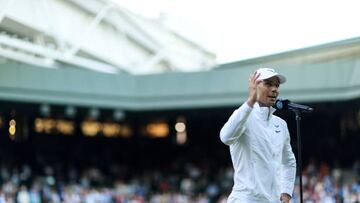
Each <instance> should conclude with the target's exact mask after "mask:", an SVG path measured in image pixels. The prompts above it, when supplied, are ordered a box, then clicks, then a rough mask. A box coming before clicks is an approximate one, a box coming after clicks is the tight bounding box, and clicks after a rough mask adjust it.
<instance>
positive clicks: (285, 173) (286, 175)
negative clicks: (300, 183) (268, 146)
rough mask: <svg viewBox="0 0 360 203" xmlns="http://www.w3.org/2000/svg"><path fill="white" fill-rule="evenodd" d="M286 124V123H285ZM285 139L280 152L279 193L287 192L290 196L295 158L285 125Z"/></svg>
mask: <svg viewBox="0 0 360 203" xmlns="http://www.w3.org/2000/svg"><path fill="white" fill-rule="evenodd" d="M285 125H286V124H285ZM286 132H287V135H286V141H285V143H284V147H283V152H282V170H281V176H280V178H281V180H280V183H281V186H280V191H281V193H287V194H289V195H290V196H292V194H293V191H294V184H295V176H296V159H295V155H294V153H293V151H292V148H291V145H290V135H289V130H288V128H287V126H286Z"/></svg>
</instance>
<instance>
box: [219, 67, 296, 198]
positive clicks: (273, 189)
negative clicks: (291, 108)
mask: <svg viewBox="0 0 360 203" xmlns="http://www.w3.org/2000/svg"><path fill="white" fill-rule="evenodd" d="M284 82H286V78H285V77H284V76H283V75H281V74H279V73H277V72H276V71H275V70H274V69H270V68H260V69H258V70H257V71H256V72H255V73H254V74H251V75H250V78H249V97H248V99H247V101H246V102H245V103H244V104H242V105H241V106H240V107H239V108H238V109H237V110H235V111H234V112H233V114H232V115H231V116H230V118H229V120H228V121H227V122H226V123H225V125H224V126H223V128H222V129H221V131H220V139H221V141H222V142H223V143H225V144H226V145H228V146H229V148H230V155H231V160H232V163H233V167H234V170H235V172H234V187H233V190H232V192H231V194H230V196H229V198H228V203H279V202H285V203H289V202H290V199H291V195H292V193H293V189H294V182H295V175H296V160H295V156H294V153H293V151H292V149H291V145H290V136H289V130H288V128H287V124H286V122H285V121H284V120H283V119H281V118H279V117H277V116H275V115H273V112H274V111H275V109H274V108H273V107H272V106H273V105H274V104H275V101H276V98H277V96H278V95H279V86H280V84H282V83H284Z"/></svg>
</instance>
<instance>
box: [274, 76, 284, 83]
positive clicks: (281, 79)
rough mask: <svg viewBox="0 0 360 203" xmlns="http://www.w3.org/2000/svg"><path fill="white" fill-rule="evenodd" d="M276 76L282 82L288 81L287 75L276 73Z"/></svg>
mask: <svg viewBox="0 0 360 203" xmlns="http://www.w3.org/2000/svg"><path fill="white" fill-rule="evenodd" d="M274 76H276V77H278V78H279V81H280V84H283V83H285V82H286V77H285V76H284V75H281V74H276V75H274Z"/></svg>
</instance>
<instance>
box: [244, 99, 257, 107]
mask: <svg viewBox="0 0 360 203" xmlns="http://www.w3.org/2000/svg"><path fill="white" fill-rule="evenodd" d="M246 103H247V104H248V105H249V106H250V107H251V108H252V107H253V106H254V104H255V103H256V100H253V99H248V100H247V101H246Z"/></svg>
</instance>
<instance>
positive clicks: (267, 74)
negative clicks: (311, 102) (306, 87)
mask: <svg viewBox="0 0 360 203" xmlns="http://www.w3.org/2000/svg"><path fill="white" fill-rule="evenodd" d="M259 73H260V76H259V78H258V80H265V79H268V78H271V77H274V76H276V77H278V78H279V81H280V84H283V83H285V82H286V77H285V76H284V75H281V74H279V73H277V72H276V71H275V70H274V69H272V68H259V69H257V71H256V74H259Z"/></svg>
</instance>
